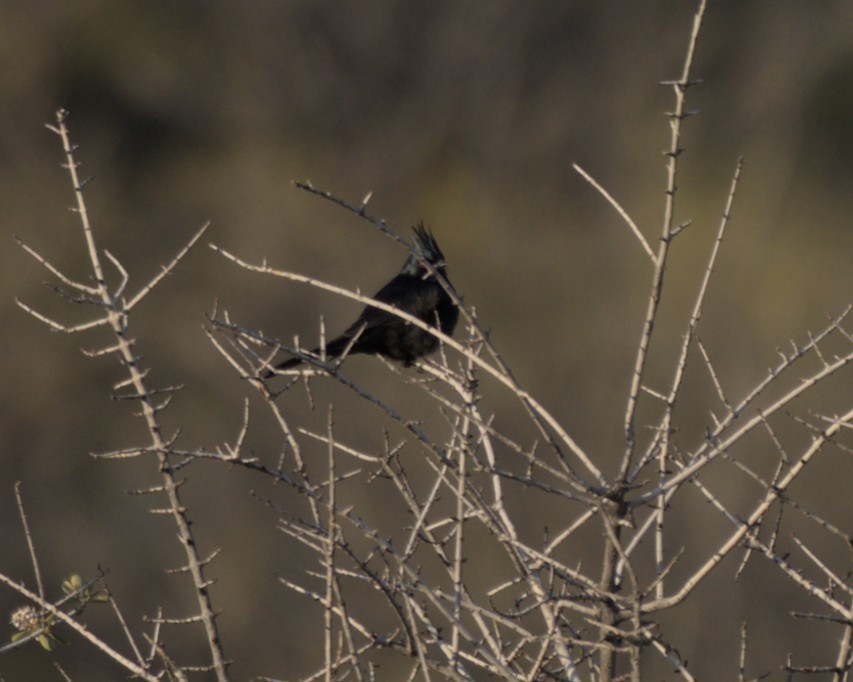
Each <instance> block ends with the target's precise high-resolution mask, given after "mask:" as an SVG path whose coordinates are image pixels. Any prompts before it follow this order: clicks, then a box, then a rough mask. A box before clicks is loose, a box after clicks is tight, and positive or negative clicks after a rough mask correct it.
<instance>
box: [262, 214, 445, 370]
mask: <svg viewBox="0 0 853 682" xmlns="http://www.w3.org/2000/svg"><path fill="white" fill-rule="evenodd" d="M413 229H414V231H415V240H414V245H413V253H412V254H411V255H410V256H409V258H408V260H406V264H405V265H404V266H403V269H402V270H401V271H400V274H399V275H397V276H396V277H395V278H394V279H392V280H391V281H390V282H388V284H386V285H385V286H384V287H382V288H381V289H380V290H379V291H378V292H377V293H376V294H374V295H373V298H374V299H376V300H377V301H381V302H382V303H387V304H388V305H391V306H394V307H395V308H399V309H400V310H402V311H403V312H406V313H409V314H410V315H412V316H414V317H417V318H418V319H419V320H423V321H424V322H425V323H426V324H428V325H430V326H432V327H436V326H437V328H438V329H440V330H441V331H442V332H444V333H445V334H448V335H450V334H452V333H453V330H454V328H455V327H456V322H457V320H458V319H459V309H458V308H457V307H456V305H455V304H454V303H453V300H452V299H451V298H450V295H449V294H448V293H447V291H445V289H444V287H443V286H442V285H441V284H440V283H439V282H438V281H437V280H436V278H435V276H434V275H433V274H431V273H430V272H429V270H428V269H427V268H426V265H425V264H426V263H428V264H429V265H431V266H432V267H433V268H434V270H435V272H438V273H440V274H441V276H442V277H443V278H444V280H445V281H446V282H447V283H448V284H450V282H449V281H448V280H447V272H446V270H445V264H444V254H443V253H442V252H441V249H440V248H438V243H437V242H436V241H435V237H433V235H432V232H431V231H430V230H428V229H426V228H425V227H424V226H423V223H420V224H419V225H417V227H415V228H413ZM353 339H354V340H353ZM347 348H349V352H348V354H355V353H367V354H372V355H382V356H384V357H386V358H390V359H391V360H397V361H400V362H402V363H403V365H404V366H405V367H410V366H411V365H412V364H413V363H414V361H415V360H417V359H418V358H420V357H423V356H424V355H428V354H429V353H432V352H434V351H435V350H436V349H437V348H438V339H437V338H436V337H435V336H433V335H432V334H430V333H429V332H428V331H426V330H424V329H420V328H419V327H416V326H415V325H413V324H412V323H411V322H408V321H406V320H404V319H402V318H400V317H397V316H396V315H394V314H392V313H390V312H388V311H386V310H380V309H379V308H376V307H374V306H371V305H368V306H367V307H365V309H364V310H363V311H362V312H361V315H359V316H358V319H357V320H356V321H355V322H354V323H353V324H352V325H350V327H349V328H348V329H347V330H346V331H345V332H344V333H343V334H341V335H340V336H338V337H336V338H335V339H333V340H332V341H329V342H328V343H327V344H326V357H327V358H338V357H340V356H341V355H343V354H344V352H345V351H346V350H347ZM320 353H321V349H320V348H315V349H314V350H312V351H311V354H312V355H317V356H319V355H320ZM303 362H304V361H303V360H302V359H301V358H291V359H290V360H286V361H285V362H282V363H281V364H279V365H276V369H280V370H283V369H291V368H293V367H296V366H298V365H300V364H302V363H303ZM273 374H274V372H272V371H269V370H268V371H267V372H265V373H264V374H263V375H262V376H263V377H264V378H268V377H270V376H273Z"/></svg>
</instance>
